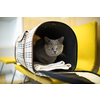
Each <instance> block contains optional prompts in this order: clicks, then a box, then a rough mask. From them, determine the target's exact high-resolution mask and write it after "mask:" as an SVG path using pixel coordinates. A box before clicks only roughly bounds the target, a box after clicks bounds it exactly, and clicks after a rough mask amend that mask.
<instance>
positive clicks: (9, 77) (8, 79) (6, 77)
mask: <svg viewBox="0 0 100 100" xmlns="http://www.w3.org/2000/svg"><path fill="white" fill-rule="evenodd" d="M12 77H13V73H9V74H6V75H5V80H6V82H11V80H12ZM18 80H23V76H21V77H19V76H18V75H16V74H15V77H14V81H18Z"/></svg>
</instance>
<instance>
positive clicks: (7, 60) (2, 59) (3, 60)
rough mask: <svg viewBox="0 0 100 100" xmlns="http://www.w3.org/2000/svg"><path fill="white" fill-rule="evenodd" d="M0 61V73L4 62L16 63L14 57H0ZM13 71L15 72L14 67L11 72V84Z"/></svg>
mask: <svg viewBox="0 0 100 100" xmlns="http://www.w3.org/2000/svg"><path fill="white" fill-rule="evenodd" d="M0 61H1V62H2V66H1V69H0V74H1V72H2V69H3V66H4V64H12V63H14V64H16V60H15V57H0ZM15 72H16V69H15V71H14V73H13V78H12V81H11V84H12V83H13V79H14V76H15Z"/></svg>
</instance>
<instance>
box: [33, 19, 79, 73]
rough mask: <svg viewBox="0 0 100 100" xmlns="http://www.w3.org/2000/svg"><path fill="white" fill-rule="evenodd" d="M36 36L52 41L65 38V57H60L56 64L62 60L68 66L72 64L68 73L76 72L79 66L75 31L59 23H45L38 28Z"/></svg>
mask: <svg viewBox="0 0 100 100" xmlns="http://www.w3.org/2000/svg"><path fill="white" fill-rule="evenodd" d="M34 35H38V36H39V37H41V38H44V37H45V36H46V37H48V38H50V39H58V38H60V37H62V36H64V42H63V44H64V50H63V53H64V55H65V56H58V57H57V60H56V61H55V62H57V61H61V60H62V61H64V62H65V63H66V64H67V63H70V64H71V65H72V67H71V68H70V69H69V70H68V71H74V70H75V68H76V64H77V39H76V36H75V33H74V31H73V30H72V29H71V28H70V27H69V26H68V25H66V24H64V23H62V22H57V21H49V22H45V23H43V24H41V25H40V26H39V27H38V28H37V30H36V31H35V34H34ZM33 52H34V51H33Z"/></svg>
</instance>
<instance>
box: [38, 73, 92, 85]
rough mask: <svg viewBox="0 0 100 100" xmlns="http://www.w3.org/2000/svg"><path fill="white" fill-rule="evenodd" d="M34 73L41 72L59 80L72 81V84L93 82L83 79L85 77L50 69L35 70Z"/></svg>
mask: <svg viewBox="0 0 100 100" xmlns="http://www.w3.org/2000/svg"><path fill="white" fill-rule="evenodd" d="M36 73H42V74H45V75H47V76H48V77H50V78H54V79H57V80H59V81H62V82H65V83H72V84H94V83H93V82H91V81H89V80H87V79H85V78H78V77H77V78H76V77H73V76H71V75H70V74H69V75H68V74H67V75H64V74H60V73H55V72H52V71H36Z"/></svg>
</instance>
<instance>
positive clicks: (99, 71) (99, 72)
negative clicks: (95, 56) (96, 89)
mask: <svg viewBox="0 0 100 100" xmlns="http://www.w3.org/2000/svg"><path fill="white" fill-rule="evenodd" d="M97 74H99V75H100V65H99V70H98V72H97Z"/></svg>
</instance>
